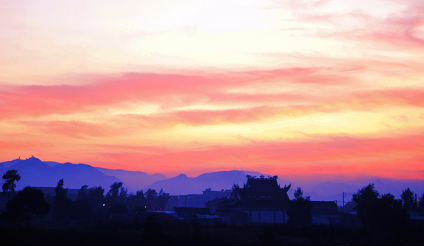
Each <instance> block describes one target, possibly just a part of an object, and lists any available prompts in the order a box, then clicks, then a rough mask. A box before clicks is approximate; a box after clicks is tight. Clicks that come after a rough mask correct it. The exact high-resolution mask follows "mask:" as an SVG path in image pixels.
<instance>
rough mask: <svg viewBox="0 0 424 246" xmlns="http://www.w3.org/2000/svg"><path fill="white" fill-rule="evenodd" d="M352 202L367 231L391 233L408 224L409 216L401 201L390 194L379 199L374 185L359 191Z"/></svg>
mask: <svg viewBox="0 0 424 246" xmlns="http://www.w3.org/2000/svg"><path fill="white" fill-rule="evenodd" d="M353 201H354V202H356V203H357V205H356V210H357V212H358V216H359V218H360V219H361V221H362V223H363V225H364V227H365V228H367V229H372V230H382V231H387V232H392V231H396V230H399V229H402V228H405V227H406V225H407V223H408V220H409V215H408V213H407V211H406V208H405V206H402V201H401V200H398V199H395V198H394V196H393V195H392V194H390V193H389V194H385V195H383V196H381V197H380V195H379V193H378V191H376V190H375V189H374V184H369V185H368V186H366V187H364V188H362V189H360V190H359V191H358V192H357V193H356V194H354V195H353Z"/></svg>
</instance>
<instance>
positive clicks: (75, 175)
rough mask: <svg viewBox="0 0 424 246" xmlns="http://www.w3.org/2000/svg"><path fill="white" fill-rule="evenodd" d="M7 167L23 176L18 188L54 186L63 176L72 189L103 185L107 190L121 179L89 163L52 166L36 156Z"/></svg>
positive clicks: (17, 184)
mask: <svg viewBox="0 0 424 246" xmlns="http://www.w3.org/2000/svg"><path fill="white" fill-rule="evenodd" d="M6 169H7V170H9V169H16V170H18V173H19V175H20V176H21V180H20V181H19V182H17V183H16V188H17V189H18V190H20V189H23V188H24V187H25V186H39V187H54V186H56V185H57V182H58V181H59V180H60V179H62V178H63V180H64V181H65V187H67V188H72V189H78V188H81V186H83V185H88V186H89V187H92V186H102V187H103V188H105V190H107V189H108V187H109V186H110V185H111V184H112V183H114V182H119V181H120V180H119V179H118V178H116V177H112V176H107V175H104V174H103V173H101V172H100V171H98V170H97V169H95V168H94V167H92V166H89V165H84V164H71V163H65V164H61V165H55V166H52V167H50V166H49V165H47V164H45V163H44V162H42V161H41V160H40V159H38V158H35V157H31V158H28V159H25V160H19V161H16V162H15V163H14V164H13V165H11V166H9V167H8V168H6Z"/></svg>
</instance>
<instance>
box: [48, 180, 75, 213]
mask: <svg viewBox="0 0 424 246" xmlns="http://www.w3.org/2000/svg"><path fill="white" fill-rule="evenodd" d="M63 184H64V181H63V179H61V180H59V182H58V183H57V186H56V188H55V189H54V191H55V192H56V195H55V197H54V204H53V207H52V213H53V218H54V219H55V220H57V221H63V220H64V219H66V218H67V217H69V216H71V209H72V206H73V201H72V200H71V199H69V198H68V189H67V188H66V189H64V188H63Z"/></svg>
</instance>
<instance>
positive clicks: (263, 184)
mask: <svg viewBox="0 0 424 246" xmlns="http://www.w3.org/2000/svg"><path fill="white" fill-rule="evenodd" d="M244 188H247V189H248V190H249V191H251V192H279V191H280V189H281V188H280V186H279V185H278V183H277V179H274V178H248V179H247V183H246V184H245V186H244Z"/></svg>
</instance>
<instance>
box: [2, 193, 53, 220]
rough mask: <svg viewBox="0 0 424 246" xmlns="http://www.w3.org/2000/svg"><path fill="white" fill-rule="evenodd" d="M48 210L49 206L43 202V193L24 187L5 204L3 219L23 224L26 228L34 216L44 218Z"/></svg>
mask: <svg viewBox="0 0 424 246" xmlns="http://www.w3.org/2000/svg"><path fill="white" fill-rule="evenodd" d="M49 210H50V205H49V204H48V203H47V202H46V201H45V200H44V193H43V192H42V191H41V190H38V189H35V188H31V187H25V188H24V189H23V190H21V191H19V192H18V193H17V194H16V196H14V197H13V198H12V199H11V200H9V201H8V202H7V203H6V212H5V213H4V217H5V218H6V219H9V220H15V221H18V222H25V224H26V225H27V226H28V223H29V222H30V220H32V219H33V218H34V217H35V216H45V215H47V214H48V213H49Z"/></svg>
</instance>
